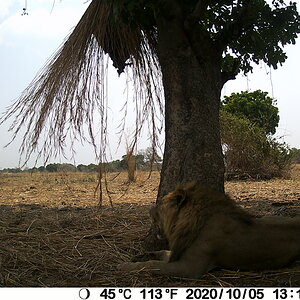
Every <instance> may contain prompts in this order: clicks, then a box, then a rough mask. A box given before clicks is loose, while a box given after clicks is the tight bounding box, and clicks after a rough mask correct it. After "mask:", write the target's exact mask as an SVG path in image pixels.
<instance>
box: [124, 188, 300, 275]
mask: <svg viewBox="0 0 300 300" xmlns="http://www.w3.org/2000/svg"><path fill="white" fill-rule="evenodd" d="M150 214H151V216H152V219H153V221H154V223H155V224H156V225H157V226H158V227H159V229H160V231H161V232H162V233H163V234H164V236H165V238H166V239H167V240H168V243H169V248H170V250H162V251H158V252H154V253H153V255H152V256H154V257H155V259H152V260H148V261H142V262H128V263H123V264H122V265H120V266H119V269H121V270H124V271H138V270H147V271H150V272H152V273H156V274H163V275H169V276H176V277H187V278H200V277H201V276H202V275H203V274H205V273H207V272H209V271H211V270H212V269H214V268H216V267H219V268H225V269H231V270H244V271H261V270H267V269H278V268H281V267H283V266H286V265H288V264H289V263H291V262H293V261H295V260H296V259H297V258H300V218H299V217H295V218H287V217H278V216H277V217H261V218H256V217H254V216H252V215H250V214H249V213H247V212H246V211H244V210H243V209H242V208H240V207H238V206H237V205H236V203H235V202H234V201H233V200H232V199H231V198H230V197H229V196H228V195H227V194H225V193H221V192H218V191H216V190H214V189H212V188H209V187H207V186H205V185H202V184H200V183H189V184H186V185H183V186H178V187H177V188H176V189H175V190H174V191H172V192H171V193H169V194H167V195H166V196H164V197H163V198H162V199H161V200H160V201H158V203H157V205H156V206H155V207H153V208H152V209H151V211H150Z"/></svg>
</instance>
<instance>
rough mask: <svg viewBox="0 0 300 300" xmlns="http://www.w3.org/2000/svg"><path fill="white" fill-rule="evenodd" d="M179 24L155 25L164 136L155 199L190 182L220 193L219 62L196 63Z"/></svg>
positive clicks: (214, 56) (209, 55)
mask: <svg viewBox="0 0 300 300" xmlns="http://www.w3.org/2000/svg"><path fill="white" fill-rule="evenodd" d="M179 24H180V23H179V22H178V21H174V22H173V23H172V24H169V22H168V23H164V24H162V25H161V26H160V27H159V42H158V44H159V60H160V64H161V68H162V74H163V84H164V91H165V131H166V132H165V133H166V135H165V151H164V159H163V165H162V172H161V181H160V186H159V191H158V199H159V198H161V197H162V196H164V195H165V194H167V193H168V192H170V191H171V190H173V189H174V188H175V187H176V185H177V184H178V183H187V182H190V181H195V180H197V181H200V182H201V183H204V184H207V185H210V186H212V187H214V188H216V189H218V190H220V191H224V161H223V154H222V148H221V138H220V126H219V106H220V94H221V89H222V83H221V66H220V64H219V61H220V60H219V59H218V57H217V53H207V55H206V57H205V59H202V60H200V59H199V58H198V57H197V56H196V54H195V53H194V51H193V48H192V46H191V45H190V41H189V38H188V37H187V35H186V33H185V31H184V30H183V29H182V28H180V25H179Z"/></svg>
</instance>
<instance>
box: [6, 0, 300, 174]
mask: <svg viewBox="0 0 300 300" xmlns="http://www.w3.org/2000/svg"><path fill="white" fill-rule="evenodd" d="M26 2H27V9H26V12H27V13H28V15H23V16H22V13H23V8H24V7H25V5H26ZM87 2H88V1H86V0H60V1H58V0H56V1H54V0H27V1H25V0H0V115H1V114H3V113H4V112H5V111H6V109H7V107H8V106H9V105H11V104H12V103H13V102H14V101H15V100H16V99H17V98H18V97H19V96H20V94H21V93H22V91H23V90H24V89H25V88H26V87H27V86H28V84H29V83H30V82H31V81H32V80H33V79H34V77H35V75H36V74H37V72H38V71H39V70H40V69H41V68H42V67H43V66H44V65H45V63H46V61H47V60H48V59H49V57H51V55H52V54H53V53H54V52H55V51H56V50H57V49H58V47H59V46H60V45H61V44H62V43H63V41H64V39H65V38H66V36H67V35H68V34H70V32H71V31H72V28H74V26H75V25H76V24H77V22H78V21H79V19H80V17H81V16H82V14H83V13H84V11H85V9H86V8H87V6H88V3H87ZM296 2H297V4H298V7H300V0H297V1H296ZM285 51H286V53H287V56H288V59H287V61H286V62H285V63H284V65H283V66H281V67H279V68H278V69H277V70H273V69H272V70H271V69H270V68H268V67H267V66H265V65H264V64H261V65H259V66H257V67H255V68H254V71H253V73H252V74H249V75H248V76H247V77H245V76H241V75H239V76H238V77H237V79H236V80H234V81H230V82H228V83H227V84H226V85H225V87H224V89H223V92H222V95H230V94H231V93H232V92H240V91H242V90H249V91H254V90H256V89H261V90H263V91H267V92H268V93H269V95H270V96H271V97H273V98H275V99H276V100H277V106H278V108H279V115H280V123H279V127H278V129H277V133H276V135H277V136H278V137H281V138H282V141H285V142H286V143H288V144H289V145H290V147H296V148H300V122H299V119H300V114H299V112H300V91H299V87H298V84H299V82H300V55H299V53H300V39H298V40H297V43H296V45H289V46H286V48H285ZM124 82H125V80H124V78H123V77H121V78H118V76H117V73H116V72H115V71H113V72H110V74H109V85H110V88H109V97H110V98H111V99H112V102H111V103H112V104H111V107H110V109H109V111H110V127H109V132H110V138H111V144H110V149H111V159H120V158H121V156H122V155H123V154H124V153H125V142H124V141H123V142H122V144H121V146H120V147H119V148H118V147H117V145H118V138H117V134H116V133H117V131H118V125H119V124H120V122H121V120H122V117H123V115H122V113H121V112H120V110H121V108H122V105H123V103H124V102H123V101H119V99H125V97H126V95H125V85H124ZM128 117H129V120H128V122H127V124H128V125H127V126H128V127H127V128H126V130H128V132H130V130H132V126H133V125H132V124H133V123H134V120H130V118H132V119H133V118H134V117H133V115H130V114H129V116H128ZM9 125H10V122H6V123H5V124H3V125H2V126H0V169H3V168H14V167H18V166H19V160H20V153H19V147H20V144H21V139H22V136H19V137H17V138H16V140H15V141H14V142H13V143H12V144H10V145H9V146H8V147H5V145H7V143H9V142H10V140H11V137H12V134H11V133H9V132H8V129H9ZM128 134H129V133H128ZM149 143H150V142H149V140H148V139H147V136H144V137H143V138H142V139H141V141H140V142H139V145H138V148H139V149H145V148H147V147H148V146H149ZM34 161H35V158H34V157H32V159H31V160H30V161H29V162H28V167H32V166H33V165H34ZM66 161H68V162H71V163H75V164H80V163H83V164H89V163H94V162H95V155H94V151H93V148H92V147H91V146H89V145H87V144H85V145H80V144H78V145H77V146H76V155H75V161H73V160H72V159H71V156H69V159H67V160H66V159H65V158H61V157H60V158H53V159H52V162H66ZM50 162H51V161H50ZM42 164H43V162H42V161H41V162H39V163H38V165H42Z"/></svg>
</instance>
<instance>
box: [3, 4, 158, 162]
mask: <svg viewBox="0 0 300 300" xmlns="http://www.w3.org/2000/svg"><path fill="white" fill-rule="evenodd" d="M113 5H114V1H105V0H93V1H92V2H91V4H90V5H89V7H88V9H87V10H86V12H85V13H84V15H83V16H82V18H81V20H80V21H79V23H78V25H77V26H76V27H75V29H74V30H73V32H72V33H71V34H70V36H69V37H68V38H67V39H66V41H65V43H64V44H63V45H62V46H61V48H60V49H58V51H57V53H56V54H55V55H54V56H53V57H52V58H51V59H50V60H49V62H48V63H47V64H46V66H45V67H44V68H43V69H42V70H41V71H40V73H39V74H38V75H37V76H36V78H35V79H34V80H33V81H32V82H31V84H30V85H29V86H28V88H27V89H26V90H25V91H24V92H23V93H22V95H21V96H20V98H19V99H18V100H17V101H16V102H15V103H14V104H13V105H12V106H11V107H9V108H8V110H7V112H6V113H5V114H4V115H3V117H2V118H1V119H0V124H2V123H3V122H5V121H7V120H8V119H10V118H12V117H13V118H14V119H13V122H12V124H11V127H10V131H12V132H13V138H12V140H14V139H15V137H16V136H17V135H18V134H20V133H21V129H22V128H23V127H25V129H26V130H25V134H24V137H23V142H22V144H21V147H20V152H21V154H22V155H23V156H24V155H25V163H26V162H27V161H28V159H29V158H30V157H31V155H32V153H33V152H35V153H36V154H37V160H38V159H39V158H43V159H44V161H45V162H46V161H47V160H48V159H49V157H53V156H57V155H58V154H64V149H65V147H66V145H67V141H68V139H70V140H71V141H72V142H71V143H73V141H74V140H77V139H79V140H80V141H87V142H89V143H91V144H92V145H93V146H94V149H95V153H96V155H97V158H98V159H99V161H100V162H101V161H105V160H106V154H105V149H106V146H107V143H108V140H107V114H108V112H107V108H108V99H107V95H106V83H107V67H108V58H107V55H106V54H108V55H109V56H110V58H111V59H112V61H113V65H114V66H115V67H116V68H117V70H118V72H119V73H121V72H123V71H124V69H125V67H126V66H127V65H128V64H130V66H131V69H132V71H131V72H132V73H130V72H128V73H127V74H131V76H132V80H131V82H132V84H133V86H134V91H135V93H134V96H133V98H134V99H133V100H134V101H135V104H136V107H137V110H136V129H135V135H134V139H136V138H137V137H138V135H139V133H140V131H141V127H142V124H144V121H147V120H148V124H150V128H152V129H151V132H152V133H151V135H152V137H153V141H155V138H156V133H157V131H156V130H157V128H156V125H155V122H154V119H155V118H157V116H158V115H159V113H158V111H160V112H162V105H161V86H162V85H161V74H160V67H159V64H158V59H157V56H156V36H155V31H154V30H153V31H148V32H145V31H143V30H142V29H140V28H136V27H135V28H133V27H130V26H129V25H126V24H124V23H122V22H121V21H120V22H116V20H115V18H114V15H113V12H114V7H113ZM127 100H128V99H127ZM127 100H126V101H127ZM121 106H122V105H121V104H120V107H121ZM96 113H99V114H100V116H101V121H100V125H99V126H100V130H99V131H100V140H97V141H96V140H95V137H96V134H95V129H94V128H95V123H94V119H95V115H96ZM134 143H135V142H134Z"/></svg>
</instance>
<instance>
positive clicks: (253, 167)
mask: <svg viewBox="0 0 300 300" xmlns="http://www.w3.org/2000/svg"><path fill="white" fill-rule="evenodd" d="M220 124H221V138H222V145H223V151H224V157H225V166H226V177H227V179H232V178H256V179H270V178H273V177H287V176H288V175H289V170H290V165H291V155H290V151H289V148H288V147H287V145H286V144H284V143H280V142H279V141H277V140H276V139H275V138H272V137H270V136H266V134H265V131H264V130H263V129H262V128H260V127H258V126H257V125H254V124H253V123H251V122H250V121H249V120H247V119H244V118H239V117H237V116H234V115H232V114H230V113H228V112H225V111H221V112H220Z"/></svg>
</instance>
